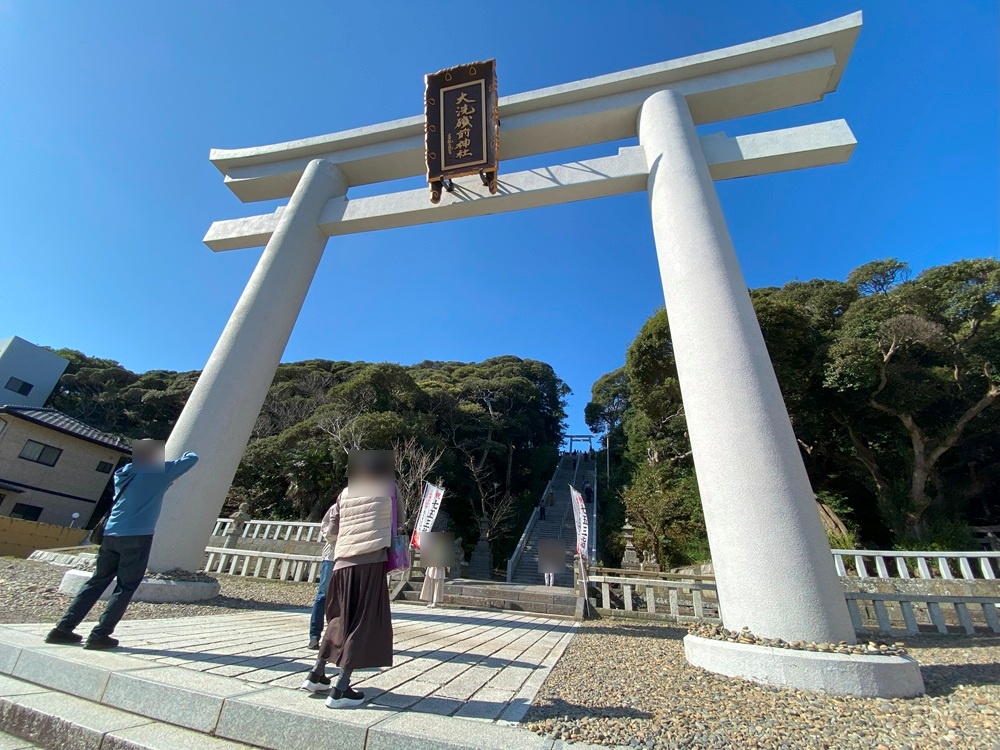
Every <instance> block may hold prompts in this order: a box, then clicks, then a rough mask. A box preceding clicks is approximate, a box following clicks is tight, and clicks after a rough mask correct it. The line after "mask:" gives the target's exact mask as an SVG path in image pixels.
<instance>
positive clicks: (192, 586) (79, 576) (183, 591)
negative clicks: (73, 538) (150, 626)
mask: <svg viewBox="0 0 1000 750" xmlns="http://www.w3.org/2000/svg"><path fill="white" fill-rule="evenodd" d="M90 576H91V573H90V571H86V570H68V571H66V574H65V575H64V576H63V579H62V582H61V583H60V584H59V593H61V594H66V595H67V596H76V595H77V594H78V593H79V591H80V589H81V588H83V584H85V583H86V582H87V581H89V580H90ZM114 590H115V582H114V581H112V582H111V583H110V584H109V585H108V588H107V589H106V590H105V592H104V593H103V594H101V599H102V600H103V599H107V598H108V597H109V596H111V592H112V591H114ZM218 595H219V582H218V581H164V580H159V579H156V578H144V579H143V581H142V583H140V584H139V588H138V589H137V590H136V592H135V594H134V595H133V596H132V601H134V602H160V603H162V602H200V601H204V600H205V599H213V598H215V597H216V596H218Z"/></svg>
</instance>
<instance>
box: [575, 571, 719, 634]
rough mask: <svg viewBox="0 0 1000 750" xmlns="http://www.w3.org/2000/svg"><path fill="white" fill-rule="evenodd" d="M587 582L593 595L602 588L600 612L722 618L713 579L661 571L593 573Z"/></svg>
mask: <svg viewBox="0 0 1000 750" xmlns="http://www.w3.org/2000/svg"><path fill="white" fill-rule="evenodd" d="M623 572H624V571H623ZM628 572H631V571H628ZM588 583H589V587H588V589H589V593H590V595H591V596H593V594H594V593H595V589H596V590H597V591H599V592H600V597H599V598H598V599H597V600H596V602H594V603H593V604H592V607H593V608H595V609H596V610H597V612H598V613H600V614H605V615H624V616H626V617H635V618H639V619H645V618H648V619H657V620H670V621H672V622H722V618H721V615H720V613H719V599H718V596H717V595H716V593H715V583H714V582H712V581H694V580H691V578H683V579H674V580H671V579H668V578H664V577H663V576H662V574H661V575H659V576H646V577H634V578H633V577H625V576H622V575H593V574H592V575H590V577H589V581H588Z"/></svg>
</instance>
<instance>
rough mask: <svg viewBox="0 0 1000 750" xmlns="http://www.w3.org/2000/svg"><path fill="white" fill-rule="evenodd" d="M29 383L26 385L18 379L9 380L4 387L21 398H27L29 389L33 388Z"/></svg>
mask: <svg viewBox="0 0 1000 750" xmlns="http://www.w3.org/2000/svg"><path fill="white" fill-rule="evenodd" d="M34 387H35V386H33V385H32V384H31V383H28V382H26V381H24V380H21V379H20V378H10V379H9V380H8V381H7V385H5V386H4V388H6V389H7V390H8V391H14V393H17V394H19V395H21V396H27V395H28V394H29V393H31V389H32V388H34Z"/></svg>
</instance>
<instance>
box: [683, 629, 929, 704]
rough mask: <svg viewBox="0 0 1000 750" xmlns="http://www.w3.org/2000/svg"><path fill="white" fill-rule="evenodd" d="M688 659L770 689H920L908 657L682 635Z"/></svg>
mask: <svg viewBox="0 0 1000 750" xmlns="http://www.w3.org/2000/svg"><path fill="white" fill-rule="evenodd" d="M684 656H685V657H687V660H688V663H689V664H692V665H694V666H696V667H701V668H702V669H707V670H708V671H709V672H715V673H717V674H722V675H726V676H727V677H742V678H743V679H746V680H752V681H753V682H760V683H763V684H765V685H773V686H775V687H786V688H795V689H797V690H810V691H814V692H820V693H828V694H831V695H855V696H859V697H862V698H914V697H916V696H918V695H923V693H924V679H923V677H922V676H921V674H920V664H919V663H918V662H917V661H916V660H915V659H912V658H910V657H909V656H860V655H856V654H826V653H818V652H813V651H796V650H793V649H784V648H770V647H768V646H757V645H753V644H745V643H730V642H729V641H716V640H712V639H711V638H700V637H698V636H694V635H688V636H685V637H684Z"/></svg>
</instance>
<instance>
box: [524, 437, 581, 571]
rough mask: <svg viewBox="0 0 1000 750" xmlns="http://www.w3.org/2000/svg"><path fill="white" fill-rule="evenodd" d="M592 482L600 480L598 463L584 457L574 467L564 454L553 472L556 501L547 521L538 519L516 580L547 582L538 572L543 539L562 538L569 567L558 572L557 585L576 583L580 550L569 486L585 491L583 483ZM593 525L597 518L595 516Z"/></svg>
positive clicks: (549, 510) (546, 509)
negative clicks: (576, 555) (575, 563)
mask: <svg viewBox="0 0 1000 750" xmlns="http://www.w3.org/2000/svg"><path fill="white" fill-rule="evenodd" d="M585 481H589V482H590V484H591V485H592V486H594V485H596V483H597V464H596V463H594V462H593V461H584V460H583V458H582V456H581V457H580V458H579V460H578V461H577V466H576V468H575V469H574V467H573V459H572V458H571V457H570V456H563V457H562V459H560V462H559V466H557V467H556V471H555V473H554V474H553V475H552V489H553V490H554V491H555V502H554V504H553V505H551V506H546V508H545V520H544V521H543V520H541V519H539V520H537V521H536V522H535V525H534V527H533V528H532V530H531V535H530V536H529V537H528V541H527V543H526V544H525V546H524V551H523V552H522V553H521V558H520V560H518V563H517V567H516V568H515V569H514V575H513V577H512V582H513V583H517V584H521V585H544V583H545V579H544V577H543V576H542V574H541V573H539V572H538V550H539V546H540V541H541V540H542V539H562V540H563V543H564V546H565V549H566V569H565V571H563V572H561V573H559V574H557V575H556V579H555V585H556V586H560V587H567V588H571V587H572V586H573V555H574V552H575V550H576V526H575V522H574V520H573V511H572V509H571V497H570V492H569V486H570V485H571V484H572V485H573V486H574V487H576V488H577V489H578V490H582V488H583V483H584V482H585ZM587 510H588V512H589V513H590V514H591V516H593V508H592V507H590V506H588V508H587ZM591 524H593V518H592V517H591Z"/></svg>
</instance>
